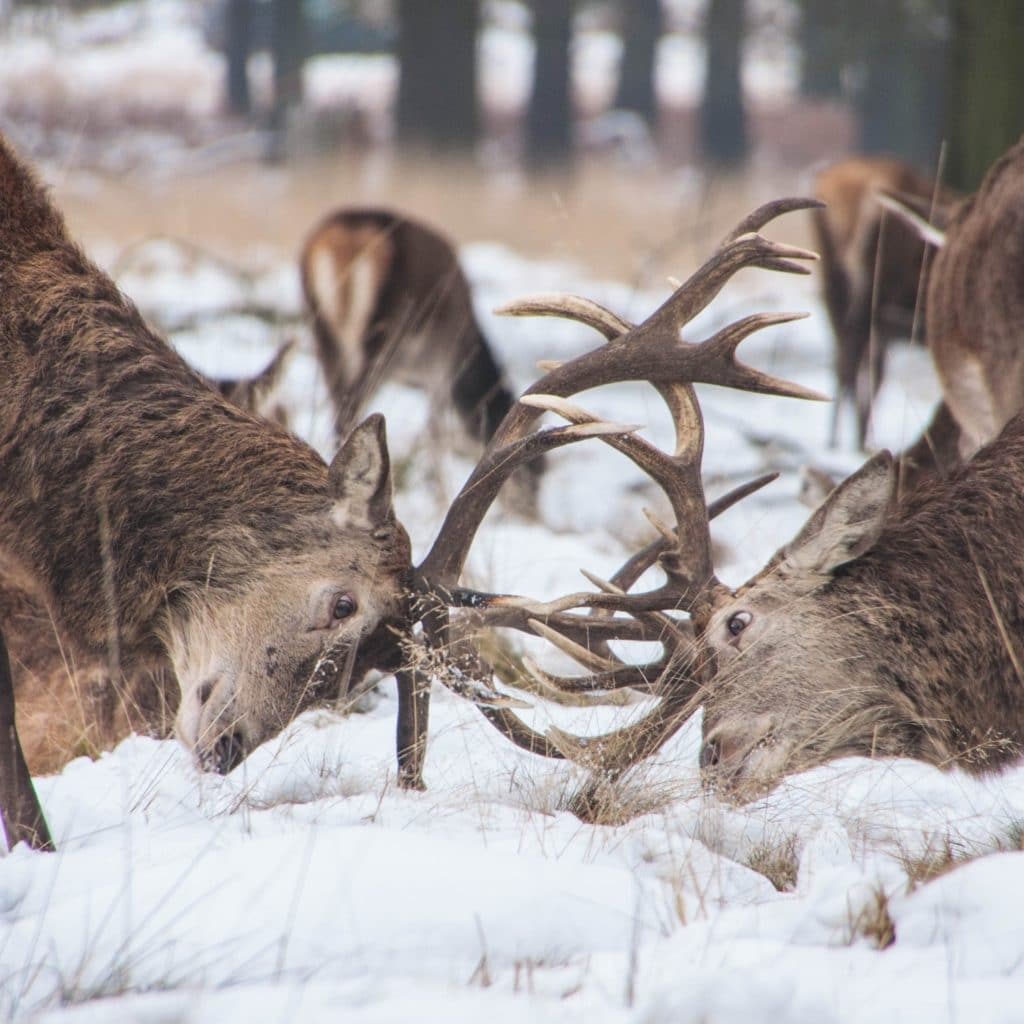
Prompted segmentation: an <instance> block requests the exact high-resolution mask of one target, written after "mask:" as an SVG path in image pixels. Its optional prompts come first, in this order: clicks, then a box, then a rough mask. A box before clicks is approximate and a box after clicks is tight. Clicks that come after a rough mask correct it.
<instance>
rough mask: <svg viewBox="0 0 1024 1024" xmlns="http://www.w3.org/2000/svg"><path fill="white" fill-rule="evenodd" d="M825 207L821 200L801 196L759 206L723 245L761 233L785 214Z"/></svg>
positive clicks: (740, 223)
mask: <svg viewBox="0 0 1024 1024" xmlns="http://www.w3.org/2000/svg"><path fill="white" fill-rule="evenodd" d="M824 206H825V204H824V203H823V202H822V201H821V200H820V199H809V198H807V197H801V196H789V197H787V198H785V199H773V200H772V201H771V202H770V203H765V204H764V205H763V206H759V207H758V208H757V209H756V210H754V212H753V213H748V214H747V216H746V217H744V218H743V220H741V221H740V222H739V224H737V225H736V227H734V228H733V229H732V231H730V232H729V234H727V235H726V236H725V239H724V240H723V241H722V245H728V244H729V242H733V241H735V240H736V239H737V238H739V237H740V236H741V235H748V234H750V232H752V231H760V230H761V228H763V227H764V226H765V225H766V224H769V223H770V222H771V221H773V220H775V218H776V217H781V216H782V215H783V214H784V213H793V212H794V211H795V210H818V209H821V208H823V207H824Z"/></svg>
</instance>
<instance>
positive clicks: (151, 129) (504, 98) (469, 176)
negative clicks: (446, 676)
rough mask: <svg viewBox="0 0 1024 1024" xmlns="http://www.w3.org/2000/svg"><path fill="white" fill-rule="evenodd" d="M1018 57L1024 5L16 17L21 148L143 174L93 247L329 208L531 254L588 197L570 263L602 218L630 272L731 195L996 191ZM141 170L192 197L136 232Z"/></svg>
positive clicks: (703, 5)
mask: <svg viewBox="0 0 1024 1024" xmlns="http://www.w3.org/2000/svg"><path fill="white" fill-rule="evenodd" d="M1022 38H1024V3H1022V2H1020V0H860V2H859V3H856V4H850V3H847V2H845V0H436V2H428V0H118V2H117V3H113V4H107V3H103V2H97V0H60V2H57V3H55V2H53V0H0V128H2V129H3V130H4V131H5V132H7V133H9V134H10V135H11V136H12V137H13V138H14V140H15V142H16V143H17V144H18V145H19V146H22V147H23V148H25V149H26V150H27V151H29V152H30V153H32V155H34V156H35V157H36V159H38V160H42V161H50V162H51V163H53V164H55V165H56V166H57V167H69V168H75V169H76V170H82V169H89V168H93V169H95V170H97V171H102V172H103V173H104V174H110V175H122V179H121V180H119V181H118V182H117V183H116V185H114V186H111V187H110V189H109V190H108V191H109V194H108V195H107V196H106V197H104V196H101V195H99V194H98V193H97V194H96V195H95V196H92V197H90V196H88V195H86V194H85V193H84V192H82V190H81V189H78V193H79V194H72V195H69V196H68V197H66V200H67V202H68V204H69V205H68V207H67V208H68V209H69V215H70V216H71V217H72V219H73V220H74V221H75V222H76V223H77V224H79V225H80V227H81V229H82V230H84V231H85V232H86V233H87V234H89V233H91V228H90V223H89V221H90V218H92V219H94V220H96V221H97V222H98V221H99V219H100V216H101V212H102V213H103V215H104V216H105V223H106V224H107V225H109V226H110V230H111V231H112V232H113V233H114V234H119V237H121V238H122V239H125V238H130V237H131V235H132V231H127V230H123V231H120V232H118V231H117V227H116V220H117V218H118V217H121V218H122V219H123V220H124V221H125V223H126V224H127V222H128V219H129V212H131V213H132V214H133V215H134V216H135V217H136V220H137V221H138V222H139V223H138V225H137V230H140V231H141V230H149V231H161V230H163V231H166V230H170V229H171V225H170V224H169V223H168V219H170V220H171V221H172V224H173V229H174V230H176V231H179V232H183V233H184V232H186V231H188V232H192V233H194V234H195V235H197V236H209V235H210V233H211V231H212V225H213V224H214V222H220V221H225V220H226V218H227V217H228V215H229V214H232V215H234V221H233V222H232V223H231V224H225V225H224V230H223V232H222V234H223V235H224V237H228V235H230V234H231V233H232V232H233V233H234V234H233V237H234V238H235V239H236V240H237V241H243V240H245V239H251V240H254V241H264V240H269V241H272V242H279V243H281V244H283V245H286V246H292V245H294V243H295V239H296V238H297V237H298V236H299V234H300V232H301V231H302V230H304V229H305V228H306V227H307V226H308V224H309V223H311V222H312V220H313V218H314V217H315V216H317V215H318V213H319V211H321V210H322V209H324V208H325V207H326V205H327V204H328V203H329V202H332V201H334V202H337V201H342V202H359V201H362V202H376V203H387V204H395V205H405V206H406V207H407V208H411V209H419V210H420V212H421V213H422V215H424V216H427V217H430V218H433V219H435V220H437V221H439V222H440V223H445V224H446V225H447V226H448V228H449V230H450V231H451V232H452V234H453V235H454V236H455V237H456V238H462V239H465V238H468V237H476V238H480V237H484V238H487V237H491V238H494V237H504V238H506V239H507V240H508V241H509V243H510V244H515V245H519V246H520V247H521V248H523V249H524V250H525V249H529V248H530V242H531V240H532V239H533V238H534V237H535V236H536V235H537V234H538V231H547V232H548V235H549V236H550V238H555V237H557V236H558V235H559V232H561V236H562V237H565V236H566V235H567V232H566V231H565V230H564V229H560V228H559V227H558V225H557V224H555V223H554V218H555V216H556V214H557V210H558V209H562V208H566V209H567V207H566V206H565V204H570V203H573V202H575V206H574V207H573V209H572V210H571V211H570V212H569V213H566V214H565V216H566V219H568V218H569V217H570V214H571V215H572V216H573V218H574V220H573V224H574V225H576V224H579V223H582V221H583V219H584V218H585V217H587V216H589V217H590V219H591V221H592V222H593V226H592V228H591V230H590V233H589V234H587V233H586V232H584V231H583V230H582V228H581V229H580V231H579V232H577V237H575V238H574V239H573V241H572V246H573V249H572V252H571V255H573V256H577V255H580V254H588V253H589V252H591V251H597V252H607V251H608V250H609V249H610V248H611V247H610V246H609V245H608V244H607V241H606V234H607V232H606V230H605V227H604V226H605V224H606V223H607V222H608V220H609V218H614V219H615V220H616V221H618V222H620V223H621V222H622V220H623V218H624V217H629V218H630V220H631V221H632V224H631V228H630V231H631V238H632V239H634V240H633V241H631V242H630V244H631V245H632V246H633V249H634V250H635V251H636V257H635V259H634V260H633V263H632V264H631V267H635V266H636V265H638V264H639V262H641V261H642V260H643V259H646V258H647V256H645V255H643V254H642V253H641V242H640V241H639V238H640V237H641V236H642V237H643V238H644V239H645V240H646V241H645V242H644V243H643V244H644V245H646V246H647V250H649V249H651V248H652V247H655V248H656V247H657V246H659V245H661V244H662V243H661V241H659V230H661V229H662V226H664V225H666V223H667V221H666V218H670V219H672V223H673V224H675V225H676V228H675V230H676V233H677V234H679V233H680V231H681V228H680V225H682V224H683V222H684V221H685V222H686V223H688V224H689V225H690V227H692V228H693V233H694V234H697V233H698V227H697V221H698V220H699V219H700V218H703V221H701V225H702V226H701V227H700V231H701V232H707V231H708V230H713V229H714V225H716V224H717V223H718V220H719V219H721V220H723V223H724V221H726V220H729V219H731V218H732V215H733V211H732V210H728V211H725V212H723V211H720V210H718V209H717V208H714V204H715V201H716V195H717V194H719V193H722V192H724V190H725V189H726V188H727V185H728V183H733V186H734V192H735V191H736V190H737V189H745V190H746V191H747V193H748V195H745V196H742V197H740V196H738V195H737V196H735V197H734V198H735V202H736V203H737V204H742V203H746V202H748V200H750V199H752V198H753V199H756V200H757V201H761V200H762V199H764V198H767V197H768V195H770V194H781V193H782V192H784V191H785V192H797V191H802V190H805V189H806V187H807V185H806V182H807V180H808V179H807V172H809V171H812V170H813V169H814V168H815V167H819V166H821V165H822V164H824V163H825V162H827V161H831V160H836V159H840V158H842V157H844V156H847V155H849V154H852V153H886V154H890V155H893V156H897V157H902V158H904V159H906V160H909V161H910V162H912V163H913V164H915V165H917V166H918V167H919V168H920V169H921V170H922V171H923V172H924V173H926V174H928V175H935V174H940V175H941V176H942V178H943V180H944V181H945V182H946V183H947V184H948V185H951V186H954V187H957V188H961V189H970V188H973V187H974V186H975V185H976V184H977V183H978V181H979V180H980V178H981V176H982V174H983V172H984V170H985V168H986V167H987V166H988V165H989V164H990V163H991V162H992V160H993V159H994V158H995V157H996V156H997V155H998V154H999V153H1001V152H1002V151H1004V150H1005V149H1006V148H1007V147H1008V146H1009V145H1010V144H1011V143H1012V142H1013V141H1014V140H1015V139H1016V138H1017V137H1018V136H1019V135H1020V133H1021V131H1022V130H1024V61H1021V60H1020V58H1019V55H1018V52H1017V49H1018V43H1019V40H1020V39H1022ZM456 164H457V165H458V167H459V168H460V170H459V173H458V174H457V175H453V174H452V173H451V172H449V171H447V170H445V168H447V167H452V166H454V165H456ZM256 167H262V168H264V169H270V168H279V169H284V170H286V171H287V172H288V174H289V175H290V180H291V182H292V184H291V186H290V187H291V188H292V192H291V194H290V197H289V201H288V202H285V201H284V200H281V199H279V198H278V199H274V200H271V201H268V200H267V196H269V195H270V194H271V193H270V191H268V190H269V189H270V186H269V185H266V182H264V183H263V185H259V184H258V183H257V184H256V185H254V184H253V183H252V181H251V180H250V181H247V182H246V184H245V185H244V186H243V185H242V184H241V183H240V182H241V178H240V177H239V176H240V175H243V174H244V173H248V174H249V175H250V177H251V176H252V175H254V174H255V173H256V171H255V170H253V168H256ZM245 168H249V170H248V171H246V170H245ZM382 168H385V169H384V170H382ZM388 168H390V170H387V169H388ZM396 168H401V169H400V170H396ZM595 168H597V169H598V170H597V171H596V172H595ZM139 169H142V170H145V171H146V173H148V174H150V175H152V174H153V173H156V172H159V173H160V174H162V175H163V176H164V179H165V180H167V181H169V180H171V178H172V177H174V176H175V175H177V176H178V180H179V181H182V180H185V178H188V176H191V178H188V181H187V182H186V184H184V185H182V186H181V187H180V190H179V194H177V195H176V196H171V197H170V198H168V200H167V201H166V203H165V204H163V205H162V204H161V203H154V202H153V200H152V197H153V195H154V192H153V185H152V182H150V184H149V185H148V186H145V188H140V189H139V190H138V192H137V194H135V195H134V204H135V205H134V208H133V210H132V211H129V200H130V199H131V197H132V192H131V187H130V180H129V179H128V178H124V177H123V176H125V175H130V174H131V173H132V172H134V171H136V170H139ZM179 172H180V173H179ZM229 172H230V173H229ZM197 174H198V175H205V182H206V184H207V188H206V189H205V190H199V189H196V188H195V187H194V185H193V184H192V183H191V182H192V181H193V180H194V177H195V176H196V175H197ZM389 174H390V177H389V176H388V175H389ZM595 174H597V175H603V177H601V178H600V181H599V182H598V183H597V184H595V185H594V186H593V187H592V188H590V190H589V191H587V189H586V186H585V185H584V184H582V183H584V182H586V181H587V180H588V179H589V180H591V181H594V180H595ZM218 175H219V178H218ZM183 176H184V177H183ZM537 176H543V180H545V181H550V182H551V183H552V184H551V188H549V189H548V190H547V192H544V191H543V190H541V191H539V192H538V190H537V189H530V188H528V187H527V185H526V183H528V182H533V181H535V180H539V179H538V177H537ZM428 178H431V180H432V186H431V187H432V189H433V191H430V190H429V189H428V186H427V184H426V180H427V179H428ZM484 179H487V180H488V181H489V182H490V184H489V185H486V186H482V185H480V184H479V183H480V182H481V181H483V180H484ZM495 180H500V181H501V182H503V183H504V184H503V185H501V186H500V187H501V188H505V189H506V193H503V195H507V192H508V189H515V188H518V189H519V192H520V195H521V196H523V195H525V193H527V192H530V193H531V196H530V201H531V202H532V203H533V204H534V207H535V208H536V207H537V206H538V199H537V196H538V195H541V196H544V195H546V196H547V207H546V209H545V210H544V211H542V216H541V217H540V218H535V219H534V220H533V221H531V220H530V218H529V217H528V216H526V215H525V214H524V215H523V216H521V217H519V218H518V220H517V217H516V216H515V215H513V216H510V214H509V210H508V209H507V208H506V209H501V208H500V207H501V202H492V201H491V198H492V197H491V196H490V195H489V194H488V195H484V199H485V200H487V201H486V202H483V201H481V190H485V189H486V188H490V189H491V192H493V191H494V187H495V186H494V181H495ZM125 181H129V184H128V185H126V184H125ZM474 182H475V183H476V184H473V183H474ZM510 183H511V184H510ZM516 183H518V184H516ZM736 183H740V184H739V185H737V184H736ZM76 187H77V186H76ZM98 187H99V186H97V188H98ZM261 187H262V188H264V192H263V193H260V191H259V189H260V188H261ZM466 188H471V189H472V188H475V189H477V191H476V192H473V191H469V192H467V191H465V189H466ZM417 189H418V191H417ZM445 190H447V192H448V193H449V194H448V195H447V196H442V193H443V192H444V191H445ZM616 190H618V193H619V195H618V197H617V198H616V199H615V202H616V203H617V204H618V205H617V206H615V207H614V208H613V207H611V206H610V205H608V203H609V202H610V201H607V202H606V200H607V197H608V195H609V194H610V193H612V192H615V191H616ZM712 193H714V194H712ZM755 193H756V194H755ZM243 195H244V196H245V197H246V200H245V201H246V202H247V203H248V206H247V207H246V208H244V209H243V208H242V202H243V200H242V197H243ZM204 197H205V200H206V204H207V206H206V208H205V209H204V208H202V206H201V203H200V200H202V199H203V198H204ZM666 197H667V198H666ZM63 198H65V197H64V196H62V199H63ZM504 201H506V200H504V199H503V200H502V202H504ZM104 202H106V206H104V205H103V203H104ZM172 202H173V203H175V204H176V205H175V206H173V217H171V214H170V213H168V212H167V211H168V210H171V209H172V207H171V203H172ZM658 202H660V204H661V205H658ZM190 203H191V204H192V206H190V205H189V204H190ZM488 203H490V205H491V206H493V207H495V208H494V209H493V210H492V209H490V207H489V206H488ZM559 204H562V206H560V205H559ZM165 207H166V209H165ZM193 207H194V208H193ZM236 207H237V210H236V209H235V208H236ZM186 210H187V212H184V211H186ZM254 210H255V212H256V214H257V215H256V217H255V218H254ZM553 211H554V212H553ZM680 211H681V212H680ZM162 215H164V219H161V216H162ZM261 218H262V222H264V223H265V224H266V225H267V231H266V232H264V234H263V235H258V236H257V235H255V233H254V232H255V229H254V227H253V225H254V224H258V223H260V222H261ZM645 218H646V219H645ZM673 218H674V219H673ZM271 228H274V230H271ZM134 230H135V229H133V231H134ZM665 230H667V228H666V229H665ZM665 230H661V233H662V234H664V233H665ZM666 244H667V243H666ZM563 248H566V249H568V248H569V243H568V242H567V243H566V245H565V246H563ZM647 250H644V251H645V252H646V251H647ZM533 251H534V252H535V253H536V252H544V253H547V252H551V253H553V254H554V255H561V254H562V251H561V249H558V248H557V246H556V245H555V243H554V242H551V244H550V245H549V246H548V248H547V249H542V247H539V246H534V247H533ZM627 269H628V268H627ZM628 272H630V273H631V272H632V270H628ZM638 273H639V271H638Z"/></svg>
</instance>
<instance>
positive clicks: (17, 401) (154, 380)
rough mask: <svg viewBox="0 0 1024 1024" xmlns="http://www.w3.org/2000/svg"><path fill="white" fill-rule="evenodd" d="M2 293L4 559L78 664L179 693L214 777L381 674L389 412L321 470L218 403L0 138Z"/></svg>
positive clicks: (388, 591)
mask: <svg viewBox="0 0 1024 1024" xmlns="http://www.w3.org/2000/svg"><path fill="white" fill-rule="evenodd" d="M0 293H2V294H3V297H4V301H3V306H2V309H0V352H2V360H0V498H2V500H0V545H2V556H3V565H4V569H5V570H8V569H9V570H10V572H9V574H8V575H9V578H12V579H14V580H15V582H16V583H17V585H18V586H19V587H22V588H24V589H25V590H26V591H28V592H29V594H30V595H31V596H32V598H33V599H34V600H36V601H37V602H39V603H41V605H42V606H44V607H45V609H46V612H47V615H48V617H49V618H50V619H52V623H53V627H54V629H55V631H56V634H57V635H58V636H59V638H60V642H61V644H62V645H63V646H64V647H65V649H66V650H68V651H70V652H71V657H72V659H80V660H81V661H82V662H83V663H85V664H87V665H89V666H93V665H96V664H101V665H102V666H103V668H104V671H105V673H106V675H107V677H108V679H109V681H110V686H111V687H113V688H114V689H115V690H116V689H117V688H118V687H120V686H121V685H122V683H123V681H124V680H128V681H130V682H131V685H130V686H129V689H131V687H132V686H133V685H134V681H136V680H138V679H139V678H140V677H141V676H143V675H146V674H151V677H152V678H153V679H154V680H176V684H177V685H176V688H175V689H176V690H177V691H179V692H177V693H174V694H171V695H166V696H167V701H170V702H172V703H174V704H176V705H177V707H178V710H177V732H178V735H179V736H180V738H181V739H182V741H183V742H184V743H185V744H187V745H188V746H189V747H190V748H191V749H192V750H193V751H194V752H195V755H196V757H197V759H198V760H199V762H200V763H201V764H202V765H204V766H206V767H210V768H215V769H217V770H220V771H225V770H227V769H230V768H231V767H232V766H233V765H235V764H237V763H238V762H239V760H240V759H241V758H242V757H243V756H244V755H245V753H246V752H247V751H249V750H250V749H252V747H253V746H255V745H256V744H257V743H259V742H261V741H262V740H263V739H265V738H266V737H267V736H269V735H271V734H273V733H274V732H276V731H277V730H279V729H280V728H281V727H282V726H283V725H284V724H285V723H286V722H288V721H289V720H290V719H292V718H293V717H294V716H295V714H296V713H297V712H299V711H300V710H302V709H303V708H304V707H307V706H309V705H311V704H313V703H315V702H317V701H324V700H327V699H330V698H333V697H336V696H337V694H338V692H339V688H341V687H344V686H345V685H346V682H347V680H349V679H355V678H358V677H359V675H360V674H361V673H362V672H364V671H365V669H366V667H367V666H369V665H371V664H385V663H387V662H388V661H389V660H390V661H391V662H392V663H394V661H395V658H396V656H397V655H396V652H397V643H396V641H395V637H394V635H393V632H392V625H393V624H396V623H397V624H398V625H402V624H404V621H405V600H406V596H405V589H404V587H405V583H406V579H407V574H408V565H409V547H408V539H407V537H406V535H405V532H404V530H403V529H402V527H401V525H400V524H399V523H398V522H397V521H396V520H395V517H394V513H393V511H392V507H391V478H390V468H389V462H388V455H387V447H386V443H385V436H384V424H383V421H382V420H381V418H380V417H371V418H370V419H369V420H367V421H366V422H365V423H363V424H362V425H360V426H359V427H357V428H356V429H355V430H354V431H353V432H352V434H351V436H350V437H349V439H348V441H347V442H346V444H345V445H344V446H343V448H342V449H341V450H340V451H339V453H338V455H337V457H336V458H335V460H334V461H333V463H332V464H331V465H330V466H329V467H328V466H327V465H325V464H324V463H323V461H322V460H321V459H320V458H319V456H317V455H316V453H315V452H314V451H313V450H312V449H311V448H309V447H308V446H307V445H305V444H303V443H302V442H300V441H299V440H297V439H296V438H294V437H293V436H291V435H290V434H288V433H286V432H285V431H284V430H281V429H279V428H276V427H274V426H272V425H271V424H269V423H267V422H266V421H263V420H261V419H258V418H257V417H254V416H252V415H250V414H247V413H245V412H243V411H241V410H239V409H238V408H237V407H236V406H235V405H233V404H232V403H231V402H229V401H227V400H226V399H225V398H223V397H222V396H221V395H219V394H217V393H216V392H215V391H214V390H213V389H212V388H211V387H210V386H209V385H208V384H207V383H206V382H205V381H204V380H203V379H202V378H201V377H199V376H198V375H197V374H196V373H195V372H194V371H192V370H191V369H189V367H188V366H186V364H185V363H184V362H183V361H182V360H181V359H180V358H179V357H178V356H177V355H176V354H175V353H174V352H173V351H172V350H171V349H170V348H169V347H168V346H167V345H166V344H165V343H164V342H163V341H162V340H161V339H159V338H158V337H156V336H155V335H154V334H153V333H152V332H151V331H150V330H149V328H148V327H147V326H146V324H145V323H144V322H143V321H142V319H141V317H140V316H139V314H138V312H137V310H136V309H135V308H134V306H133V305H132V304H131V303H130V302H129V301H128V300H127V299H126V298H125V297H124V296H123V295H121V293H120V292H119V291H118V290H117V288H116V287H115V286H114V285H113V284H112V282H111V281H110V280H109V279H108V278H107V277H106V275H104V274H103V273H102V272H101V271H100V270H98V269H97V268H96V267H95V266H94V265H93V264H92V263H91V262H90V261H89V260H88V259H87V258H86V257H85V256H84V254H83V253H82V252H81V250H79V249H78V248H77V247H76V246H75V245H74V244H73V243H72V242H71V241H70V239H69V237H68V235H67V232H66V230H65V227H64V223H63V220H62V218H61V217H60V215H59V214H58V213H57V212H56V210H55V209H54V207H53V206H52V204H51V203H50V202H49V200H48V198H47V196H46V194H45V192H44V191H43V189H42V188H41V187H40V186H39V184H38V183H37V182H36V181H35V179H34V177H33V175H32V174H31V172H30V171H29V170H28V169H27V168H26V167H25V166H24V165H23V164H21V163H20V162H19V161H18V159H17V158H16V157H15V155H14V154H13V152H12V151H11V150H10V148H9V147H8V146H7V145H6V143H3V142H2V141H0ZM11 653H12V655H16V654H17V653H18V652H16V651H14V650H13V649H12V652H11ZM30 656H31V652H26V660H27V659H29V658H30ZM21 660H22V659H20V658H18V657H15V658H14V661H15V665H14V671H15V673H17V671H18V664H19V662H20V661H21ZM15 683H16V684H17V679H16V680H15ZM17 696H18V699H19V701H20V700H21V699H22V694H21V693H18V694H17ZM25 699H26V701H28V700H29V699H30V698H28V697H27V696H26V698H25ZM156 703H159V702H156ZM165 703H166V702H165Z"/></svg>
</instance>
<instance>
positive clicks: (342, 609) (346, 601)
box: [331, 594, 356, 622]
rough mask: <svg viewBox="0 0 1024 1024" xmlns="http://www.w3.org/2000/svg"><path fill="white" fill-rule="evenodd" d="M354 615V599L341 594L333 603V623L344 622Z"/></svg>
mask: <svg viewBox="0 0 1024 1024" xmlns="http://www.w3.org/2000/svg"><path fill="white" fill-rule="evenodd" d="M355 613H356V602H355V599H354V598H352V597H350V596H349V595H348V594H342V595H341V597H339V598H337V600H335V602H334V608H333V610H332V612H331V617H332V618H333V619H334V621H335V622H344V620H345V619H348V618H351V617H352V616H353V615H355Z"/></svg>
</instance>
